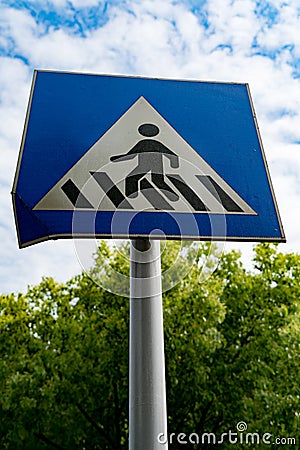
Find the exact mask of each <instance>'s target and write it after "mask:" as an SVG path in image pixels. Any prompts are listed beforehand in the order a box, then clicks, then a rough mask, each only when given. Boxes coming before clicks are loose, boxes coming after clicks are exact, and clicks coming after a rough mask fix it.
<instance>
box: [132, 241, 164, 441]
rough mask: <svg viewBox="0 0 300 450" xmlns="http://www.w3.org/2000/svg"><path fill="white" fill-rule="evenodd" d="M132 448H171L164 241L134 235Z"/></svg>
mask: <svg viewBox="0 0 300 450" xmlns="http://www.w3.org/2000/svg"><path fill="white" fill-rule="evenodd" d="M130 261H131V262H130V264H131V266H130V338H129V450H141V449H143V450H167V449H168V444H167V443H166V444H162V443H160V442H159V440H158V436H159V435H161V433H163V434H164V437H165V440H166V437H167V406H166V387H165V361H164V336H163V312H162V290H161V264H160V242H159V241H155V240H149V239H136V240H132V241H131V247H130Z"/></svg>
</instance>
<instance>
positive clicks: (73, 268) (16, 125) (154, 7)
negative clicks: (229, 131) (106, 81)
mask: <svg viewBox="0 0 300 450" xmlns="http://www.w3.org/2000/svg"><path fill="white" fill-rule="evenodd" d="M299 29H300V6H299V2H298V0H287V1H281V0H270V1H255V0H206V1H205V0H202V1H201V0H186V1H184V0H181V1H180V0H178V1H171V0H164V1H161V0H144V1H136V0H123V1H117V0H114V1H107V2H104V1H99V0H52V1H50V0H47V1H45V0H43V1H39V0H32V1H20V0H16V1H12V0H2V1H0V115H1V121H0V148H1V152H0V160H1V166H0V167H1V172H0V186H1V191H0V207H1V215H0V233H1V234H0V239H1V258H0V292H5V293H7V292H11V291H17V290H24V289H26V286H27V285H28V284H36V283H38V282H39V281H40V279H41V277H42V276H43V275H52V276H54V277H55V278H57V279H59V280H65V279H67V278H68V277H70V276H71V275H73V274H74V273H77V272H79V271H80V270H81V265H80V263H79V261H78V260H77V258H76V256H75V253H74V248H73V245H72V242H66V241H58V242H55V243H54V242H51V243H43V244H39V245H36V246H33V247H30V248H27V249H24V250H19V249H18V246H17V241H16V233H15V226H14V220H13V214H12V207H11V199H10V190H11V186H12V180H13V177H14V172H15V166H16V161H17V156H18V152H19V148H20V141H21V136H22V130H23V125H24V119H25V114H26V108H27V103H28V97H29V91H30V85H31V79H32V74H33V70H34V69H37V68H40V69H53V70H67V71H75V72H89V73H106V74H125V75H126V74H127V75H141V76H150V77H165V78H179V79H180V78H184V79H197V80H214V81H230V82H231V81H235V82H248V83H249V85H250V89H251V94H252V97H253V101H254V106H255V109H256V113H257V116H258V123H259V126H260V132H261V135H262V139H263V144H264V148H265V153H266V156H267V161H268V165H269V169H270V172H271V176H272V181H273V185H274V190H275V194H276V198H277V201H278V205H279V209H280V213H281V217H282V221H283V225H284V229H285V232H286V236H287V240H288V243H287V244H286V245H285V246H284V245H283V244H282V248H283V249H285V248H286V249H287V250H293V251H299V245H300V227H299V219H298V209H299V201H300V184H299V180H300V153H299V152H300V127H299V123H300V121H299V119H300V117H299V115H300V33H299ZM236 247H238V248H240V249H241V250H242V251H243V254H244V255H245V259H247V258H249V254H250V252H251V248H252V245H250V244H249V245H248V244H240V245H238V244H236V245H235V248H236ZM228 248H232V244H230V245H228Z"/></svg>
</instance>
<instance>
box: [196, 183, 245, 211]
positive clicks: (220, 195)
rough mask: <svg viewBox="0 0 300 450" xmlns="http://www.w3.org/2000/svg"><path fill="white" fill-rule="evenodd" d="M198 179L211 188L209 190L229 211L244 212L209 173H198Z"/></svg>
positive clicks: (207, 187)
mask: <svg viewBox="0 0 300 450" xmlns="http://www.w3.org/2000/svg"><path fill="white" fill-rule="evenodd" d="M196 177H197V178H198V180H199V181H200V182H201V183H202V184H203V186H205V187H206V189H208V190H209V192H210V193H211V194H212V195H213V196H214V197H215V198H216V199H217V200H218V201H219V202H221V204H222V205H223V206H224V208H225V209H226V210H227V211H229V212H244V211H243V210H242V208H240V207H239V205H238V204H237V203H235V201H234V200H232V198H231V197H230V196H229V195H228V194H227V192H225V191H224V189H222V188H221V186H220V185H219V184H218V183H216V182H215V180H214V179H213V178H212V177H210V176H209V175H196Z"/></svg>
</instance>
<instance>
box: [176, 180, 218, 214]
mask: <svg viewBox="0 0 300 450" xmlns="http://www.w3.org/2000/svg"><path fill="white" fill-rule="evenodd" d="M167 177H168V179H169V180H170V181H171V182H172V183H173V184H174V186H175V187H176V188H177V189H178V190H179V191H180V192H181V194H182V195H183V196H184V198H185V199H186V200H187V201H188V202H189V204H190V205H191V206H192V207H193V208H194V209H195V210H196V211H209V209H208V208H207V207H206V206H205V204H204V203H203V201H202V200H201V199H200V198H199V197H198V196H197V195H196V194H195V192H194V191H193V190H192V189H191V188H190V187H189V186H188V185H187V184H185V182H184V180H183V179H182V178H181V176H180V175H175V174H172V175H167Z"/></svg>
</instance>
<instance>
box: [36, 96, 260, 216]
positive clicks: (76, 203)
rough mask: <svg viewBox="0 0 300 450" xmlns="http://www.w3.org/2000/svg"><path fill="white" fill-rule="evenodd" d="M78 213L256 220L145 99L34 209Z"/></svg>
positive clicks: (238, 197)
mask: <svg viewBox="0 0 300 450" xmlns="http://www.w3.org/2000/svg"><path fill="white" fill-rule="evenodd" d="M153 130H155V133H154V131H153ZM75 209H76V210H77V209H85V210H96V211H115V210H116V209H117V210H127V211H128V210H130V211H151V212H155V211H168V210H169V211H173V212H192V213H208V212H209V213H214V214H251V215H256V212H255V211H254V210H253V209H252V208H251V206H250V205H248V203H246V202H245V201H244V200H243V199H242V197H241V196H240V195H239V194H238V193H237V192H236V191H235V190H234V189H232V188H231V187H230V186H229V184H228V183H227V182H226V181H225V180H224V179H223V178H222V177H221V176H220V175H219V174H218V173H217V172H216V171H215V170H214V169H213V168H212V167H211V166H210V165H209V164H208V163H207V162H206V161H205V160H204V159H203V158H202V157H201V156H200V155H199V154H198V153H197V152H196V151H195V150H194V149H193V148H192V147H191V146H190V145H189V144H188V143H187V142H186V141H185V140H184V139H183V138H182V137H181V136H180V135H179V134H178V133H177V131H176V130H175V129H174V128H173V127H172V126H171V125H170V124H169V123H168V122H167V121H166V120H165V119H164V118H163V117H162V116H161V115H160V114H159V113H158V112H157V111H156V109H155V108H153V106H152V105H150V103H149V102H148V101H147V100H146V99H145V98H144V97H140V98H139V99H138V100H137V101H136V102H135V103H134V104H133V105H132V106H131V107H130V108H129V109H128V110H127V111H126V112H125V113H124V114H123V115H122V116H121V117H120V118H119V119H118V120H117V122H116V123H114V124H113V125H112V126H111V128H109V130H108V131H107V132H106V133H105V134H104V135H103V136H101V137H100V139H99V140H98V141H97V142H95V144H94V145H93V146H92V147H91V148H90V149H89V150H87V152H86V153H85V154H84V155H83V156H82V157H81V158H80V159H79V160H78V161H77V163H75V165H74V166H73V167H71V168H70V170H68V172H67V173H66V174H65V175H64V176H63V177H62V178H61V179H60V180H59V181H58V182H57V183H56V184H55V185H54V186H53V187H52V188H51V189H50V190H49V191H48V192H47V193H46V194H45V195H44V197H42V198H41V199H40V200H39V201H38V203H37V204H36V205H35V206H34V210H75Z"/></svg>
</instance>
